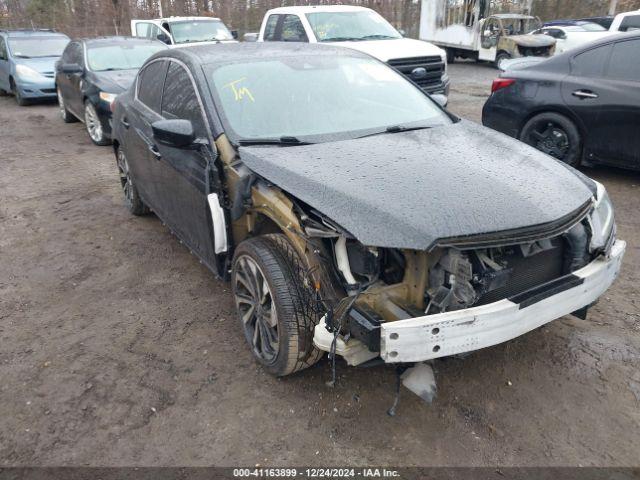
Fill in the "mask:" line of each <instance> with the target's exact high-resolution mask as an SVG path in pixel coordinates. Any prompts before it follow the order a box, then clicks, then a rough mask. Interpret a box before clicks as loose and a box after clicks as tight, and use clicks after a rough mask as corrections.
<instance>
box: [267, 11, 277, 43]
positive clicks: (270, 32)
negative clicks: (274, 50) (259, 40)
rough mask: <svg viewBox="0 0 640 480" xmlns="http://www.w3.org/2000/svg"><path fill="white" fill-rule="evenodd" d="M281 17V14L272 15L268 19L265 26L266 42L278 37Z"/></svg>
mask: <svg viewBox="0 0 640 480" xmlns="http://www.w3.org/2000/svg"><path fill="white" fill-rule="evenodd" d="M279 18H280V15H271V16H270V17H269V19H268V20H267V24H266V25H265V27H264V40H265V41H266V42H273V41H274V40H275V39H276V26H277V25H278V19H279Z"/></svg>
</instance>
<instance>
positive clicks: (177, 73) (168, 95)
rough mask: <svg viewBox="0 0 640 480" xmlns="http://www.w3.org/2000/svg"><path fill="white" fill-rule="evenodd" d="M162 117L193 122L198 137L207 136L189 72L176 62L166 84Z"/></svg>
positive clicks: (170, 70)
mask: <svg viewBox="0 0 640 480" xmlns="http://www.w3.org/2000/svg"><path fill="white" fill-rule="evenodd" d="M162 98H163V100H162V116H163V117H164V118H168V119H176V118H180V119H184V120H191V123H192V124H193V128H194V130H195V132H196V135H197V136H199V137H202V136H205V135H206V130H205V127H204V121H203V119H202V110H201V109H200V102H198V97H197V95H196V91H195V89H194V87H193V82H192V81H191V78H190V77H189V74H188V73H187V71H186V70H185V69H184V68H183V67H181V66H180V65H178V64H177V63H175V62H171V66H170V67H169V72H168V73H167V81H166V82H165V84H164V95H163V97H162Z"/></svg>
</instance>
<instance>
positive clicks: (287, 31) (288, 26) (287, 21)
mask: <svg viewBox="0 0 640 480" xmlns="http://www.w3.org/2000/svg"><path fill="white" fill-rule="evenodd" d="M282 41H283V42H308V41H309V38H308V37H307V32H305V31H304V26H303V25H302V21H301V20H300V17H299V16H298V15H285V16H284V20H283V22H282Z"/></svg>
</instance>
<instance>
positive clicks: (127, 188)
mask: <svg viewBox="0 0 640 480" xmlns="http://www.w3.org/2000/svg"><path fill="white" fill-rule="evenodd" d="M118 172H119V173H120V185H122V191H123V192H124V198H125V202H126V203H127V207H131V206H132V205H133V183H132V182H131V174H130V173H129V164H128V163H127V158H126V157H125V155H124V153H123V152H122V149H118Z"/></svg>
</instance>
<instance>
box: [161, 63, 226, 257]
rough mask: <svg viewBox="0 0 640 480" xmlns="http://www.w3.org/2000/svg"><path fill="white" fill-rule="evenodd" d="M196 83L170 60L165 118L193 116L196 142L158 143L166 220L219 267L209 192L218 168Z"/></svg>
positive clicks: (165, 93) (163, 98) (179, 66)
mask: <svg viewBox="0 0 640 480" xmlns="http://www.w3.org/2000/svg"><path fill="white" fill-rule="evenodd" d="M202 105H203V104H202V102H201V100H200V97H199V93H198V90H197V86H196V84H195V81H194V80H193V77H192V76H191V74H190V72H189V71H188V69H187V67H186V66H184V65H183V64H181V63H178V62H176V61H171V62H170V65H169V70H168V72H167V79H166V82H165V86H164V93H163V96H162V117H163V118H165V119H168V120H175V119H182V120H189V121H190V122H191V124H192V125H193V128H194V132H195V134H196V138H197V139H198V140H197V144H198V145H197V146H194V147H190V148H175V147H170V146H166V145H161V144H157V148H158V151H159V153H160V158H159V160H158V162H157V166H158V172H159V176H160V185H161V186H162V190H163V192H164V205H165V208H166V214H167V218H166V219H165V221H166V222H167V223H169V224H170V225H171V227H172V228H173V229H174V230H175V231H176V232H178V234H179V236H180V238H181V239H182V240H183V241H184V242H185V243H186V244H187V245H188V246H189V248H191V249H192V250H194V251H196V252H197V253H198V255H199V256H200V257H201V258H202V259H203V260H204V261H205V262H206V263H207V264H208V265H209V266H210V267H211V268H213V267H214V266H216V258H215V252H214V246H213V245H214V241H213V228H212V220H211V213H210V208H209V200H210V199H209V198H208V196H209V194H210V193H216V192H215V189H214V188H212V185H211V175H212V174H214V173H217V172H213V171H212V170H211V169H212V168H215V166H214V163H215V157H214V156H213V154H212V152H213V147H212V145H211V143H210V136H209V133H208V132H209V130H208V128H207V120H206V117H205V114H204V111H203V106H202Z"/></svg>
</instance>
